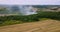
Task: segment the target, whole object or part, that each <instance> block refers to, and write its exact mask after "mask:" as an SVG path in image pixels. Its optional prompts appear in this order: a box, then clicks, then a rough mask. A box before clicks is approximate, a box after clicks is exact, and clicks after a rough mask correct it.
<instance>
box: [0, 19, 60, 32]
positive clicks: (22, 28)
mask: <svg viewBox="0 0 60 32" xmlns="http://www.w3.org/2000/svg"><path fill="white" fill-rule="evenodd" d="M0 32H60V21H57V20H50V19H49V20H42V21H39V22H31V23H24V24H16V25H9V26H4V27H0Z"/></svg>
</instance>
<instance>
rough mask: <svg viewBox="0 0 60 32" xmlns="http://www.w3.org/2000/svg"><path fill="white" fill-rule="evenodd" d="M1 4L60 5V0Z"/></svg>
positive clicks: (7, 0) (15, 0) (4, 1)
mask: <svg viewBox="0 0 60 32" xmlns="http://www.w3.org/2000/svg"><path fill="white" fill-rule="evenodd" d="M0 4H8V5H16V4H17V5H60V0H0Z"/></svg>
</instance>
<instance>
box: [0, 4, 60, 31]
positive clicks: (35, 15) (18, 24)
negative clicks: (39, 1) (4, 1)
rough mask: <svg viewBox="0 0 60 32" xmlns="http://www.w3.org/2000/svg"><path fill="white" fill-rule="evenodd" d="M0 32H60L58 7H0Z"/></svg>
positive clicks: (59, 6) (59, 9)
mask: <svg viewBox="0 0 60 32" xmlns="http://www.w3.org/2000/svg"><path fill="white" fill-rule="evenodd" d="M0 32H60V5H21V6H20V5H6V6H5V5H0Z"/></svg>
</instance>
